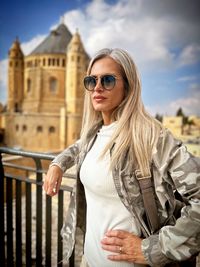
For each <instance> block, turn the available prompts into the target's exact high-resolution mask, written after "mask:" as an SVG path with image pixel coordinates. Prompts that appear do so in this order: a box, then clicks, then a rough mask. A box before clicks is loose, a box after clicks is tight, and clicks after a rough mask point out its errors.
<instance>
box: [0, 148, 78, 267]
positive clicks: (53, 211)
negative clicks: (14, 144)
mask: <svg viewBox="0 0 200 267" xmlns="http://www.w3.org/2000/svg"><path fill="white" fill-rule="evenodd" d="M53 158H54V156H53V155H49V154H42V153H32V152H25V151H19V150H15V149H9V148H3V147H1V148H0V251H1V253H0V262H1V266H8V267H11V266H19V267H21V266H59V267H60V266H69V267H72V266H75V256H74V255H75V253H73V255H72V256H71V258H70V260H69V262H67V263H66V262H65V261H64V260H63V258H64V249H65V247H64V243H63V242H62V237H61V235H60V230H61V228H62V225H63V220H64V217H65V215H66V211H67V208H68V204H67V203H69V200H70V196H71V192H72V186H73V184H74V178H75V177H74V175H72V174H65V175H64V178H65V179H63V183H62V186H61V188H60V191H59V194H58V195H57V196H55V197H53V198H51V197H49V196H47V195H46V194H45V193H44V191H43V189H42V185H43V175H44V174H45V173H46V171H47V168H48V165H49V162H50V161H51V160H52V159H53Z"/></svg>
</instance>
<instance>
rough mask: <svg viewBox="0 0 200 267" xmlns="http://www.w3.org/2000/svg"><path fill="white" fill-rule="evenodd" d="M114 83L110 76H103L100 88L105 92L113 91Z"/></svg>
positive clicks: (113, 78)
mask: <svg viewBox="0 0 200 267" xmlns="http://www.w3.org/2000/svg"><path fill="white" fill-rule="evenodd" d="M115 81H116V79H115V77H114V76H112V75H105V76H103V77H102V78H101V83H102V86H103V87H104V88H105V89H107V90H111V89H113V87H114V86H115Z"/></svg>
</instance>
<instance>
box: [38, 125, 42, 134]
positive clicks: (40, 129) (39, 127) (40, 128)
mask: <svg viewBox="0 0 200 267" xmlns="http://www.w3.org/2000/svg"><path fill="white" fill-rule="evenodd" d="M42 131H43V128H42V126H41V125H39V126H38V127H37V132H38V133H41V132H42Z"/></svg>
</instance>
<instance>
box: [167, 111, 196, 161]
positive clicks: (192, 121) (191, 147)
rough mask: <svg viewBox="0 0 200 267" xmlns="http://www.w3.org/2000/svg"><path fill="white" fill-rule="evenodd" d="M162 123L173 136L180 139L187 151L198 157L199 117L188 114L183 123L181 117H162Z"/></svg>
mask: <svg viewBox="0 0 200 267" xmlns="http://www.w3.org/2000/svg"><path fill="white" fill-rule="evenodd" d="M163 125H164V126H165V127H166V128H168V129H169V130H170V131H171V132H172V133H173V134H174V136H175V137H177V138H178V139H180V140H182V141H183V143H184V144H185V145H186V147H187V149H188V151H189V152H190V153H192V154H193V155H195V156H197V157H200V118H199V117H197V116H190V117H189V118H188V122H187V123H186V124H185V125H184V124H183V117H181V116H176V117H175V116H174V117H168V116H164V117H163Z"/></svg>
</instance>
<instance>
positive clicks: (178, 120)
mask: <svg viewBox="0 0 200 267" xmlns="http://www.w3.org/2000/svg"><path fill="white" fill-rule="evenodd" d="M162 123H163V125H164V126H165V127H166V128H168V129H169V130H171V131H172V132H173V134H174V135H176V136H180V135H181V134H182V131H183V117H181V116H164V117H163V121H162Z"/></svg>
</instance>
